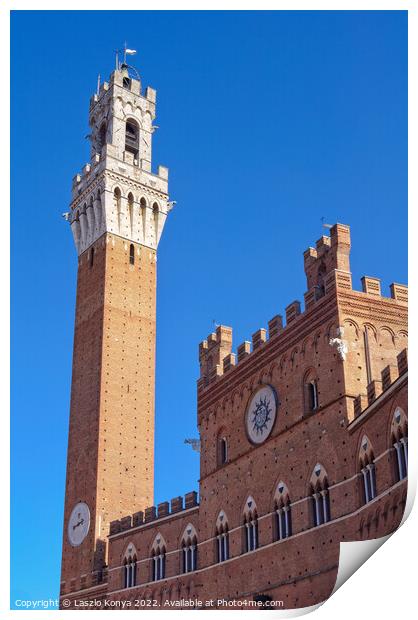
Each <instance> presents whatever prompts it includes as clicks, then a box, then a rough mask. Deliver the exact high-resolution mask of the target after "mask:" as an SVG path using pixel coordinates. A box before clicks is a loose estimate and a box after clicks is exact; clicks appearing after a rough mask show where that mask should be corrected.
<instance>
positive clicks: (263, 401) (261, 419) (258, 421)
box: [252, 396, 272, 435]
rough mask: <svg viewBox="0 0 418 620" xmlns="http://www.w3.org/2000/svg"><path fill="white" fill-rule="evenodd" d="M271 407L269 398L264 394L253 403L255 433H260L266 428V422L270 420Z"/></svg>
mask: <svg viewBox="0 0 418 620" xmlns="http://www.w3.org/2000/svg"><path fill="white" fill-rule="evenodd" d="M271 412H272V410H271V408H270V399H268V398H267V396H265V397H264V398H260V400H259V401H258V402H257V403H255V409H254V410H253V413H252V415H253V420H252V421H253V429H254V430H255V431H256V433H257V435H262V434H263V433H264V429H267V423H268V422H269V421H270V420H271V415H270V414H271Z"/></svg>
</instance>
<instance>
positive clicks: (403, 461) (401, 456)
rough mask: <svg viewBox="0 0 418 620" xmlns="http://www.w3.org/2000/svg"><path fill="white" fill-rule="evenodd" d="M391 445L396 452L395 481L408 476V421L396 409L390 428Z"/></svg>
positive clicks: (399, 409) (402, 413)
mask: <svg viewBox="0 0 418 620" xmlns="http://www.w3.org/2000/svg"><path fill="white" fill-rule="evenodd" d="M391 437H392V445H393V447H394V449H395V452H396V468H397V480H398V481H399V480H403V479H404V478H406V477H407V475H408V420H407V417H406V415H405V413H404V411H403V410H402V409H401V408H400V407H396V409H395V413H394V414H393V418H392V427H391Z"/></svg>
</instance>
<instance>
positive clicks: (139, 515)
mask: <svg viewBox="0 0 418 620" xmlns="http://www.w3.org/2000/svg"><path fill="white" fill-rule="evenodd" d="M143 523H144V511H143V510H138V512H134V514H133V515H132V527H138V525H142V524H143Z"/></svg>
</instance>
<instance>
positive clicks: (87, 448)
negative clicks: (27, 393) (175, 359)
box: [61, 64, 171, 595]
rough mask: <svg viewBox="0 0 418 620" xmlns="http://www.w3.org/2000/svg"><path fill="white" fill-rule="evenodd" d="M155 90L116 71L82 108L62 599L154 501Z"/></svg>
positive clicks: (159, 204) (160, 182)
mask: <svg viewBox="0 0 418 620" xmlns="http://www.w3.org/2000/svg"><path fill="white" fill-rule="evenodd" d="M155 108H156V91H155V90H154V89H152V88H149V87H148V88H146V89H145V91H144V92H143V91H142V87H141V81H140V78H139V76H138V74H137V73H136V72H135V71H134V70H132V69H128V67H127V65H125V64H122V65H118V68H117V69H116V70H115V71H114V72H113V73H112V75H111V76H110V80H109V82H105V83H103V84H102V85H101V86H100V87H98V91H97V93H96V94H95V95H94V96H93V97H92V98H91V99H90V110H89V124H90V132H91V133H90V140H91V162H90V163H88V164H86V165H85V166H84V168H83V170H82V173H81V174H77V175H76V176H75V177H74V179H73V186H72V201H71V211H70V213H68V214H66V219H68V221H69V222H70V224H71V230H72V234H73V237H74V242H75V246H76V250H77V254H78V276H77V300H76V314H75V334H74V350H73V371H72V386H71V405H70V425H69V438H68V455H67V478H66V489H65V510H64V532H63V551H62V571H61V594H64V595H65V594H67V593H71V592H77V591H79V590H82V589H85V588H89V587H92V586H94V585H98V584H100V583H101V581H102V580H103V579H104V578H105V577H104V575H105V571H104V569H105V567H106V561H107V557H106V556H107V550H106V540H107V535H108V530H109V523H110V521H112V520H114V519H118V518H120V517H122V516H124V515H126V514H130V513H132V512H135V511H138V510H141V509H144V508H145V507H146V506H150V505H152V504H153V483H154V481H153V472H154V384H155V331H156V267H157V264H156V263H157V247H158V242H159V240H160V237H161V233H162V231H163V228H164V224H165V220H166V217H167V214H168V212H169V211H170V208H171V203H170V202H169V201H168V169H167V168H165V167H163V166H159V167H158V170H157V173H153V172H152V169H151V153H152V149H151V146H152V137H153V133H154V131H155V129H156V127H155V126H153V121H154V119H155Z"/></svg>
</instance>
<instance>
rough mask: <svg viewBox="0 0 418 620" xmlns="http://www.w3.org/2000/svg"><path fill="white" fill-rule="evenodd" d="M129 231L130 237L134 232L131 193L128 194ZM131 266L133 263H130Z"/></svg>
mask: <svg viewBox="0 0 418 620" xmlns="http://www.w3.org/2000/svg"><path fill="white" fill-rule="evenodd" d="M128 212H129V229H130V231H131V235H132V234H133V232H134V197H133V194H132V193H131V192H129V194H128ZM131 264H132V265H133V263H131Z"/></svg>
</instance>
